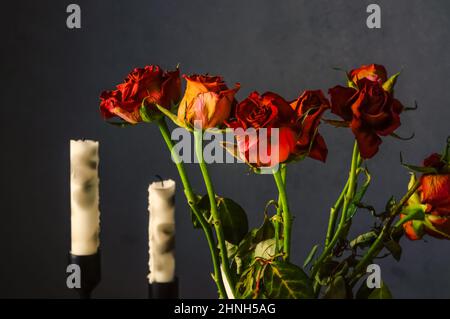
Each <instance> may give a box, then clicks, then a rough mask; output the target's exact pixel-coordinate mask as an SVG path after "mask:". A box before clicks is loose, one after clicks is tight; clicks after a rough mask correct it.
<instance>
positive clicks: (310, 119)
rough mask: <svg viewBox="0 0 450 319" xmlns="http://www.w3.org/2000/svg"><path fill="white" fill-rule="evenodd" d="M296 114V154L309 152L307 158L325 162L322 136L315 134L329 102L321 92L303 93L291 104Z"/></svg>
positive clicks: (324, 145)
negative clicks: (297, 134)
mask: <svg viewBox="0 0 450 319" xmlns="http://www.w3.org/2000/svg"><path fill="white" fill-rule="evenodd" d="M291 107H292V108H293V109H294V111H295V112H296V116H297V118H298V119H300V121H297V124H298V127H299V132H300V136H299V138H298V140H297V145H296V152H297V153H299V154H300V153H304V152H308V151H309V154H308V155H309V157H311V158H314V159H317V160H320V161H322V162H325V160H326V158H327V154H328V149H327V146H326V144H325V140H324V139H323V137H322V135H320V134H319V133H318V132H317V128H318V126H319V124H320V120H321V118H322V115H323V113H324V112H325V110H326V109H328V108H329V107H330V102H328V100H327V99H326V98H325V96H324V95H323V93H322V91H320V90H315V91H305V92H303V94H301V95H300V97H299V98H298V99H297V100H295V101H293V102H291Z"/></svg>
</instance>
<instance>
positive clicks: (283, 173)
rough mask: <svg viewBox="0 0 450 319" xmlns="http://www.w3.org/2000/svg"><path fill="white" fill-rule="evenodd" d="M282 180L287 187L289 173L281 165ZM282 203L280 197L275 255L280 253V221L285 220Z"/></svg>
mask: <svg viewBox="0 0 450 319" xmlns="http://www.w3.org/2000/svg"><path fill="white" fill-rule="evenodd" d="M280 169H281V178H282V180H283V184H284V185H285V186H286V171H287V166H286V164H281V168H280ZM282 205H283V204H282V202H281V196H280V195H278V207H277V218H278V219H277V220H276V221H275V253H276V254H278V253H279V251H280V226H281V223H280V221H281V220H283V218H282V212H283V210H282V209H281V207H282Z"/></svg>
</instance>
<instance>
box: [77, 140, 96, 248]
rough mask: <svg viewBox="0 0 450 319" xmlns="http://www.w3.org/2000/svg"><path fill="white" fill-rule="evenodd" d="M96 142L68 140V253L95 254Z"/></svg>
mask: <svg viewBox="0 0 450 319" xmlns="http://www.w3.org/2000/svg"><path fill="white" fill-rule="evenodd" d="M98 162H99V157H98V142H96V141H90V140H77V141H75V140H71V141H70V204H71V234H72V243H71V253H72V254H73V255H78V256H86V255H92V254H95V253H96V252H97V250H98V247H99V245H100V240H99V232H100V211H99V209H98V203H99V195H98V184H99V179H98Z"/></svg>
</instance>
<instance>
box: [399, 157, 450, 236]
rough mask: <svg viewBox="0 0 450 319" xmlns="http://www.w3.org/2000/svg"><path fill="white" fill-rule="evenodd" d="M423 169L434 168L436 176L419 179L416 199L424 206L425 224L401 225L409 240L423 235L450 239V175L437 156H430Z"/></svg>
mask: <svg viewBox="0 0 450 319" xmlns="http://www.w3.org/2000/svg"><path fill="white" fill-rule="evenodd" d="M424 166H425V167H434V168H436V169H437V170H438V172H439V173H437V174H424V175H422V177H421V178H420V187H419V189H418V192H417V194H415V196H417V198H418V199H419V201H420V204H422V205H423V206H424V210H425V211H424V213H425V222H423V221H409V222H406V223H405V224H403V226H404V229H405V233H406V235H407V237H408V238H409V239H411V240H417V239H420V238H422V236H423V234H424V233H428V234H429V235H430V236H433V237H436V238H442V239H450V173H449V171H448V164H447V163H445V162H443V161H441V156H440V155H439V154H432V155H431V156H429V157H428V158H427V159H425V161H424Z"/></svg>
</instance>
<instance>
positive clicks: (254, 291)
mask: <svg viewBox="0 0 450 319" xmlns="http://www.w3.org/2000/svg"><path fill="white" fill-rule="evenodd" d="M266 266H267V264H261V263H259V262H255V263H253V264H252V265H251V266H250V267H249V268H248V269H246V270H245V271H244V272H243V273H242V275H241V277H240V278H239V281H238V282H237V284H236V293H237V297H238V298H241V299H256V298H262V297H263V296H262V290H261V289H260V287H261V280H262V277H263V275H264V271H265V269H266Z"/></svg>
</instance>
